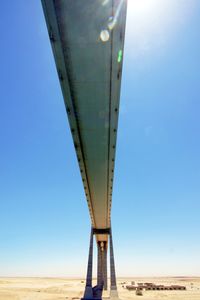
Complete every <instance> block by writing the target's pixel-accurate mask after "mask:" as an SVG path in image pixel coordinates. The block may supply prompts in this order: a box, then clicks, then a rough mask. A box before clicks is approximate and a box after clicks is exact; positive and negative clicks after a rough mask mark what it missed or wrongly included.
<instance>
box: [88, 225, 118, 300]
mask: <svg viewBox="0 0 200 300" xmlns="http://www.w3.org/2000/svg"><path fill="white" fill-rule="evenodd" d="M94 234H105V235H107V236H106V237H105V241H98V242H97V285H96V286H95V287H92V269H93V235H94ZM108 238H109V239H108ZM108 240H109V241H110V298H111V299H117V298H118V292H117V283H116V274H115V262H114V251H113V241H112V232H111V229H106V230H104V229H98V230H97V229H93V228H92V229H91V235H90V247H89V257H88V267H87V277H86V286H85V292H84V296H83V298H82V300H92V299H95V300H101V299H102V292H103V289H104V290H107V281H108V280H107V249H108Z"/></svg>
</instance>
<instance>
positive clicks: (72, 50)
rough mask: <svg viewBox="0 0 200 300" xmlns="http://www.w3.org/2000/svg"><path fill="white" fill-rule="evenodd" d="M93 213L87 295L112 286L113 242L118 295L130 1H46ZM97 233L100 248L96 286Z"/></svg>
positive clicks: (113, 292) (113, 288)
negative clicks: (119, 168)
mask: <svg viewBox="0 0 200 300" xmlns="http://www.w3.org/2000/svg"><path fill="white" fill-rule="evenodd" d="M42 6H43V10H44V14H45V18H46V23H47V28H48V33H49V38H50V41H51V46H52V49H53V54H54V58H55V62H56V67H57V72H58V76H59V80H60V84H61V88H62V93H63V97H64V102H65V106H66V111H67V115H68V120H69V125H70V128H71V133H72V138H73V142H74V147H75V151H76V154H77V160H78V164H79V168H80V173H81V177H82V181H83V186H84V190H85V195H86V199H87V203H88V208H89V212H90V217H91V223H92V224H91V225H92V226H91V227H92V230H91V238H90V248H89V249H90V250H89V259H88V270H87V279H86V287H85V293H84V299H93V298H94V299H100V298H101V294H102V290H103V288H104V289H107V252H108V251H107V250H108V242H109V241H110V247H109V248H110V269H111V283H110V290H111V296H112V297H117V286H116V276H115V264H114V254H113V243H112V234H111V202H112V191H113V180H114V166H115V151H116V140H117V127H118V114H119V100H120V86H121V75H122V62H123V53H124V50H123V48H124V35H125V21H126V7H127V3H126V0H42ZM93 235H95V237H96V242H97V248H98V272H97V273H98V274H97V286H96V287H92V265H93Z"/></svg>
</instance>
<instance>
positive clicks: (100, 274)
mask: <svg viewBox="0 0 200 300" xmlns="http://www.w3.org/2000/svg"><path fill="white" fill-rule="evenodd" d="M102 254H103V252H102V248H101V243H100V242H98V243H97V260H98V261H97V285H102V283H103V264H102V258H103V256H102Z"/></svg>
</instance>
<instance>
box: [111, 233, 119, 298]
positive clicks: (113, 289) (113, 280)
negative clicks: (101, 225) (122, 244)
mask: <svg viewBox="0 0 200 300" xmlns="http://www.w3.org/2000/svg"><path fill="white" fill-rule="evenodd" d="M110 297H111V298H118V293H117V282H116V274H115V261H114V251H113V241H112V231H111V229H110Z"/></svg>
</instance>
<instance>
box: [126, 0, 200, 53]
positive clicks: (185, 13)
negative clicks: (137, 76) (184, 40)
mask: <svg viewBox="0 0 200 300" xmlns="http://www.w3.org/2000/svg"><path fill="white" fill-rule="evenodd" d="M196 1H197V0H190V1H188V0H128V13H127V32H126V41H127V44H128V47H127V48H129V51H131V50H130V49H134V55H135V56H137V57H138V56H141V55H142V56H144V54H146V53H149V52H150V51H151V50H153V51H154V52H155V50H158V48H159V50H158V51H159V53H160V52H161V48H162V49H164V48H165V47H166V45H169V41H170V39H172V37H173V36H174V35H175V34H176V33H177V32H178V30H179V28H180V27H181V26H182V25H183V24H184V23H185V22H186V21H187V20H188V19H189V17H190V16H191V12H193V11H194V7H195V6H196V5H195V4H196V3H197V2H196ZM132 52H133V50H132Z"/></svg>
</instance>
